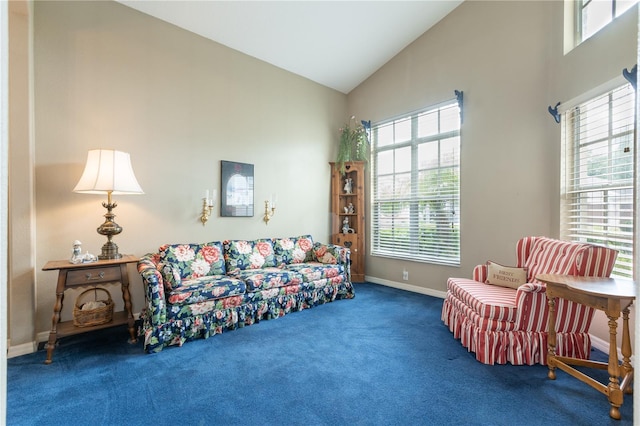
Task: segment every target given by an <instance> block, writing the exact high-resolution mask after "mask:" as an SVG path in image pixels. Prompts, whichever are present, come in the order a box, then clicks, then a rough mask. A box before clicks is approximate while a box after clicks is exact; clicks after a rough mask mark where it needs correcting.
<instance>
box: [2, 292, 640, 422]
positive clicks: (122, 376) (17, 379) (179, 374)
mask: <svg viewBox="0 0 640 426" xmlns="http://www.w3.org/2000/svg"><path fill="white" fill-rule="evenodd" d="M441 307H442V300H441V299H437V298H433V297H429V296H424V295H420V294H415V293H410V292H406V291H402V290H397V289H393V288H388V287H384V286H379V285H374V284H357V285H356V298H355V299H353V300H341V301H337V302H334V303H329V304H326V305H322V306H318V307H316V308H313V309H309V310H306V311H302V312H296V313H292V314H290V315H287V316H285V317H282V318H278V319H275V320H270V321H263V322H261V323H259V324H255V325H252V326H250V327H246V328H243V329H240V330H236V331H231V332H225V333H224V334H222V335H217V336H214V337H212V338H210V339H207V340H197V341H193V342H189V343H187V344H185V345H184V346H183V347H182V348H167V349H165V350H163V351H162V352H160V353H158V354H154V355H147V354H144V353H143V352H142V344H141V343H138V344H135V345H130V344H128V343H126V337H127V331H126V328H123V327H117V328H112V329H109V330H103V331H100V332H93V333H87V334H84V335H79V336H73V337H68V338H65V339H62V340H61V341H60V343H59V346H58V347H57V349H56V351H55V352H54V357H53V364H51V365H48V366H47V365H44V364H43V361H44V359H45V357H46V354H45V352H44V351H39V352H37V353H34V354H29V355H25V356H21V357H16V358H12V359H10V360H8V378H7V393H8V395H7V424H9V425H35V424H38V425H49V424H50V425H63V424H64V425H75V424H78V425H169V424H180V425H209V424H225V425H233V424H246V425H275V424H278V425H288V424H293V425H298V424H299V425H302V424H304V425H345V424H349V425H395V424H397V425H400V424H402V425H406V424H427V425H444V424H453V425H462V424H464V425H515V424H529V425H550V424H553V425H593V424H599V425H606V424H611V425H625V426H626V425H631V424H632V416H633V412H632V409H633V401H632V397H631V396H627V397H626V399H625V403H624V405H623V406H622V408H621V412H622V421H615V420H612V419H610V418H609V403H608V401H607V399H606V397H605V396H604V395H602V394H600V393H599V392H597V391H596V390H594V389H592V388H591V387H589V386H587V385H585V384H584V383H581V382H579V381H578V380H576V379H574V378H572V377H570V376H569V375H567V374H566V373H564V372H562V371H558V373H557V376H558V378H557V380H555V381H552V380H548V379H547V368H546V367H543V366H512V365H495V366H488V365H483V364H481V363H479V362H477V361H476V360H475V358H474V355H473V354H470V353H468V352H467V350H466V349H465V348H463V347H462V346H461V345H460V342H459V341H457V340H454V339H453V337H452V334H451V333H450V332H449V330H448V329H447V328H446V327H445V326H444V325H443V324H442V322H441V321H440V309H441ZM593 358H594V359H599V360H604V359H605V356H604V354H602V353H601V352H599V351H594V356H593ZM598 373H603V375H604V377H602V376H603V375H602V374H601V375H600V376H599V378H601V379H602V380H607V377H606V371H603V372H600V371H598Z"/></svg>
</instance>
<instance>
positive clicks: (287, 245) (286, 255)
mask: <svg viewBox="0 0 640 426" xmlns="http://www.w3.org/2000/svg"><path fill="white" fill-rule="evenodd" d="M273 250H274V252H275V257H276V265H278V266H281V265H289V264H292V263H303V262H308V261H310V260H311V259H312V258H313V252H312V250H313V238H311V235H302V236H300V237H291V238H274V240H273Z"/></svg>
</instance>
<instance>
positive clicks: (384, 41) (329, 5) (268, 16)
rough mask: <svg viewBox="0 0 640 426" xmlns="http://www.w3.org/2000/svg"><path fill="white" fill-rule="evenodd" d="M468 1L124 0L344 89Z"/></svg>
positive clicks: (123, 0) (133, 6)
mask: <svg viewBox="0 0 640 426" xmlns="http://www.w3.org/2000/svg"><path fill="white" fill-rule="evenodd" d="M462 1H463V0H428V1H202V0H200V1H194V0H177V1H175V0H174V1H158V0H144V1H142V0H119V2H120V3H122V4H124V5H126V6H129V7H131V8H134V9H136V10H138V11H140V12H144V13H146V14H148V15H151V16H154V17H156V18H158V19H161V20H163V21H166V22H169V23H171V24H173V25H176V26H178V27H181V28H183V29H185V30H188V31H191V32H193V33H196V34H199V35H200V36H203V37H206V38H208V39H211V40H214V41H216V42H218V43H220V44H223V45H225V46H227V47H230V48H232V49H235V50H238V51H240V52H243V53H245V54H247V55H250V56H253V57H255V58H258V59H260V60H263V61H265V62H268V63H270V64H272V65H275V66H277V67H280V68H282V69H285V70H287V71H290V72H292V73H295V74H298V75H300V76H303V77H306V78H308V79H310V80H312V81H315V82H317V83H319V84H322V85H324V86H327V87H330V88H333V89H335V90H338V91H340V92H343V93H349V92H350V91H351V90H352V89H353V88H355V87H356V86H358V85H359V84H360V83H361V82H363V81H364V80H365V79H366V78H367V77H369V76H370V75H371V74H373V73H374V72H375V71H376V70H377V69H378V68H380V67H381V66H382V65H384V64H385V63H386V62H387V61H389V60H390V59H391V58H393V57H394V56H395V55H396V54H397V53H399V52H400V51H401V50H402V49H404V48H405V47H406V46H407V45H409V44H410V43H411V42H413V41H414V40H415V39H417V38H418V37H419V36H421V35H422V34H424V33H425V32H426V31H427V30H428V29H429V28H431V27H432V26H433V25H435V24H436V23H437V22H438V21H440V20H441V19H442V18H443V17H445V16H446V15H447V14H449V13H450V12H451V11H452V10H453V9H455V8H456V7H457V6H458V5H460V4H461V3H462Z"/></svg>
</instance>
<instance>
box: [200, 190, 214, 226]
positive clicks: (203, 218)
mask: <svg viewBox="0 0 640 426" xmlns="http://www.w3.org/2000/svg"><path fill="white" fill-rule="evenodd" d="M216 195H217V194H216V190H215V189H214V190H213V193H212V196H211V198H209V190H208V189H207V190H206V191H205V193H204V198H202V212H201V213H200V222H202V226H204V225H205V224H206V223H207V221H208V220H209V217H210V216H211V212H212V211H213V207H214V206H215V204H216Z"/></svg>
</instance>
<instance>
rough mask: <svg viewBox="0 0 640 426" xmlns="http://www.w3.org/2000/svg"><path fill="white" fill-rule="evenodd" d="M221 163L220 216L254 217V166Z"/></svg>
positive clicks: (228, 162)
mask: <svg viewBox="0 0 640 426" xmlns="http://www.w3.org/2000/svg"><path fill="white" fill-rule="evenodd" d="M220 163H221V168H220V170H221V179H220V185H221V188H220V216H222V217H253V164H245V163H236V162H233V161H221V162H220Z"/></svg>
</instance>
